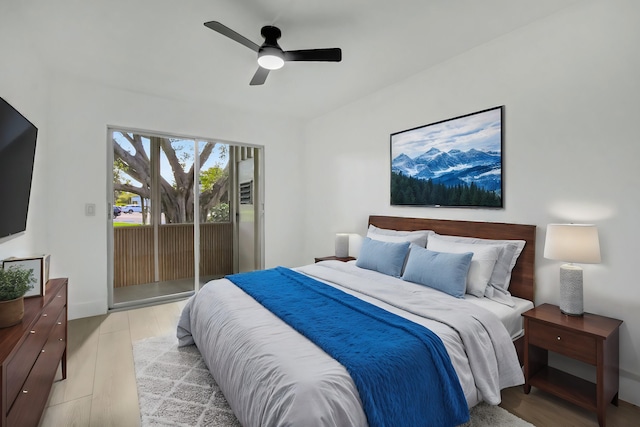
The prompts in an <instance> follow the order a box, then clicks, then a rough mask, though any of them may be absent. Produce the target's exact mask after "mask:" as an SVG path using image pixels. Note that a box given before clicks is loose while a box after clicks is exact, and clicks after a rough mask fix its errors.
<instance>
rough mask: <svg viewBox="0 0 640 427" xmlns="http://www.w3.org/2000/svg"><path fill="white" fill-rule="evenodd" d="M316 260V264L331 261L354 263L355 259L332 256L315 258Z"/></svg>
mask: <svg viewBox="0 0 640 427" xmlns="http://www.w3.org/2000/svg"><path fill="white" fill-rule="evenodd" d="M314 259H315V262H320V261H331V260H335V261H342V262H347V261H353V260H354V259H355V258H354V257H352V256H346V257H337V256H333V255H332V256H323V257H319V258H314Z"/></svg>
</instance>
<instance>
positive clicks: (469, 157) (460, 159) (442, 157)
mask: <svg viewBox="0 0 640 427" xmlns="http://www.w3.org/2000/svg"><path fill="white" fill-rule="evenodd" d="M391 171H392V172H393V173H397V174H400V175H403V176H407V177H412V178H416V179H421V180H429V179H431V180H432V181H433V182H434V183H442V184H444V185H446V186H447V187H453V186H456V185H459V184H466V185H469V184H471V183H472V182H473V183H475V184H476V185H477V186H478V187H480V188H483V189H485V190H488V191H494V192H496V193H497V194H500V192H501V188H502V183H501V178H502V161H501V155H500V153H499V152H495V151H480V150H476V149H474V148H472V149H470V150H467V151H461V150H459V149H453V150H450V151H448V152H444V151H441V150H439V149H438V148H435V147H434V148H431V149H430V150H429V151H427V152H425V153H423V154H421V155H419V156H417V157H415V158H411V157H409V156H408V155H406V154H400V155H398V156H397V157H396V158H394V159H393V160H392V162H391Z"/></svg>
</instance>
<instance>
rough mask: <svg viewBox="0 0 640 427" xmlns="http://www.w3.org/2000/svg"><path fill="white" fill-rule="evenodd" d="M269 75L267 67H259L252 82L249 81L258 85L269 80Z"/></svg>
mask: <svg viewBox="0 0 640 427" xmlns="http://www.w3.org/2000/svg"><path fill="white" fill-rule="evenodd" d="M268 75H269V70H267V69H266V68H262V67H258V70H257V71H256V73H255V74H254V75H253V78H252V79H251V82H250V83H249V85H251V86H258V85H261V84H264V82H265V80H267V76H268Z"/></svg>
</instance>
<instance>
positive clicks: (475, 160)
mask: <svg viewBox="0 0 640 427" xmlns="http://www.w3.org/2000/svg"><path fill="white" fill-rule="evenodd" d="M503 112H504V106H500V107H494V108H490V109H488V110H483V111H478V112H476V113H471V114H466V115H464V116H460V117H455V118H453V119H448V120H443V121H440V122H436V123H432V124H429V125H425V126H421V127H417V128H413V129H409V130H404V131H402V132H396V133H393V134H391V205H394V206H437V207H439V206H443V207H444V206H447V207H474V208H502V207H503V206H504V205H503V197H502V189H503V176H502V144H503V142H502V135H503V125H502V123H503V121H502V118H503Z"/></svg>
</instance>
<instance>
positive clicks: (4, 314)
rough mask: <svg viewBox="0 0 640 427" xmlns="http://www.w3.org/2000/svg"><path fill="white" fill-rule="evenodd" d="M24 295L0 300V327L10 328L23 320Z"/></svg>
mask: <svg viewBox="0 0 640 427" xmlns="http://www.w3.org/2000/svg"><path fill="white" fill-rule="evenodd" d="M23 316H24V297H20V298H16V299H12V300H9V301H0V328H8V327H9V326H13V325H17V324H18V323H20V322H22V317H23Z"/></svg>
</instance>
